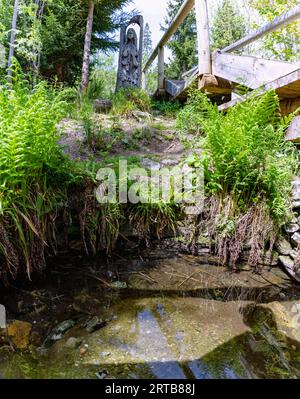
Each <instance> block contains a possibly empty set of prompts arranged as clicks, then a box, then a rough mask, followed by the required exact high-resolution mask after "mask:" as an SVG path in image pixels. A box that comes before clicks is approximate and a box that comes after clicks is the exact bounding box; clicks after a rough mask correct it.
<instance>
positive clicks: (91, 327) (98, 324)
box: [85, 316, 106, 333]
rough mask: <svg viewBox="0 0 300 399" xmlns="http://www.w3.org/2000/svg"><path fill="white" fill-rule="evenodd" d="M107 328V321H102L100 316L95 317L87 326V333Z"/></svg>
mask: <svg viewBox="0 0 300 399" xmlns="http://www.w3.org/2000/svg"><path fill="white" fill-rule="evenodd" d="M104 326H106V321H104V320H102V319H100V318H99V317H98V316H95V317H93V318H92V319H91V320H90V321H88V323H87V324H86V327H85V329H86V331H87V332H88V333H92V332H94V331H97V330H99V329H100V328H102V327H104Z"/></svg>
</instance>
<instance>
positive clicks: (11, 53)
mask: <svg viewBox="0 0 300 399" xmlns="http://www.w3.org/2000/svg"><path fill="white" fill-rule="evenodd" d="M18 12H19V0H15V5H14V13H13V18H12V24H11V34H10V43H9V55H8V62H7V77H8V83H10V84H11V81H12V70H11V66H12V60H13V57H14V52H15V36H16V29H17V18H18Z"/></svg>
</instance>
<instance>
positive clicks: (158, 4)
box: [125, 0, 248, 59]
mask: <svg viewBox="0 0 300 399" xmlns="http://www.w3.org/2000/svg"><path fill="white" fill-rule="evenodd" d="M168 1H169V0H133V1H132V2H131V4H129V5H128V6H127V7H126V8H125V9H126V10H127V11H132V10H134V9H136V10H137V11H139V12H140V13H141V14H142V15H143V17H144V23H145V24H146V23H147V22H148V24H149V26H150V30H151V33H152V44H153V48H155V47H156V45H157V44H158V42H159V41H160V39H161V37H162V35H163V32H162V31H161V30H160V25H161V24H164V18H165V16H166V15H167V4H168ZM221 2H222V0H208V8H209V14H210V19H211V18H212V15H213V14H214V11H216V8H217V6H218V4H220V3H221ZM233 3H235V4H236V5H237V6H238V9H239V11H240V12H241V13H243V14H245V16H247V14H248V10H247V7H245V4H244V3H245V1H244V0H233ZM165 51H166V53H165V54H166V59H168V58H170V57H171V51H170V50H169V49H168V47H166V49H165Z"/></svg>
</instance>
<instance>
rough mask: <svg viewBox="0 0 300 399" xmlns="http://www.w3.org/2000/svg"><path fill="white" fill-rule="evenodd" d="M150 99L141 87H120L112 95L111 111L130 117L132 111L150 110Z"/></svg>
mask: <svg viewBox="0 0 300 399" xmlns="http://www.w3.org/2000/svg"><path fill="white" fill-rule="evenodd" d="M150 108H151V100H150V98H149V97H148V95H147V93H145V92H144V91H143V90H141V89H122V90H119V91H118V92H117V93H116V94H115V95H114V97H113V108H112V113H113V114H115V115H124V116H126V117H131V116H132V113H133V111H136V110H139V111H143V112H150Z"/></svg>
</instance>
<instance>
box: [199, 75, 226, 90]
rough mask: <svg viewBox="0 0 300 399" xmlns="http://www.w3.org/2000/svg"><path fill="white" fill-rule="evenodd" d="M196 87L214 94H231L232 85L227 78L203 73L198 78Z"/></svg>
mask: <svg viewBox="0 0 300 399" xmlns="http://www.w3.org/2000/svg"><path fill="white" fill-rule="evenodd" d="M198 89H199V90H202V91H207V92H209V93H214V94H231V92H232V90H233V87H232V85H231V83H230V82H229V81H228V80H225V79H222V78H219V77H217V76H214V75H211V74H204V75H203V76H202V78H201V79H200V80H199V85H198Z"/></svg>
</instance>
